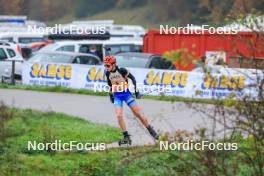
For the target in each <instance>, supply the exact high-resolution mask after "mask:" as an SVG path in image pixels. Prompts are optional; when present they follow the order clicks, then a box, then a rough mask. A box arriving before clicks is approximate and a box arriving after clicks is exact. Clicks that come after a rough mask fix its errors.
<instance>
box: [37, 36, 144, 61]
mask: <svg viewBox="0 0 264 176" xmlns="http://www.w3.org/2000/svg"><path fill="white" fill-rule="evenodd" d="M91 48H95V50H96V53H93V54H95V55H97V56H98V57H99V58H100V59H101V61H102V60H103V58H104V57H105V56H106V55H107V54H108V51H107V48H110V49H111V54H113V55H114V54H118V53H122V52H141V51H142V40H120V39H112V40H81V41H62V42H56V43H54V44H50V45H48V46H45V47H43V48H42V49H40V50H39V52H43V51H45V52H46V51H71V52H80V53H92V52H91Z"/></svg>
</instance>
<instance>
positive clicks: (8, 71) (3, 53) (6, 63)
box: [0, 41, 23, 83]
mask: <svg viewBox="0 0 264 176" xmlns="http://www.w3.org/2000/svg"><path fill="white" fill-rule="evenodd" d="M19 50H20V49H19V46H18V45H17V44H14V43H12V42H5V41H0V81H1V82H7V83H10V82H11V75H12V61H14V62H15V71H14V73H15V75H14V78H15V81H17V82H21V75H22V62H23V58H22V56H21V54H20V53H19Z"/></svg>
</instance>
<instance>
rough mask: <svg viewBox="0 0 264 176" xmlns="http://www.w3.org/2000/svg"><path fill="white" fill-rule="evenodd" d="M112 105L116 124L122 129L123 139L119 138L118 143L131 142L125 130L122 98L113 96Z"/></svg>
mask: <svg viewBox="0 0 264 176" xmlns="http://www.w3.org/2000/svg"><path fill="white" fill-rule="evenodd" d="M114 105H115V113H116V117H117V120H118V124H119V126H120V128H121V129H122V131H123V136H124V139H121V140H120V141H119V145H121V144H127V143H128V144H131V139H130V137H129V134H128V132H127V130H126V124H125V121H124V116H123V99H122V97H114Z"/></svg>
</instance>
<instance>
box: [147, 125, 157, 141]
mask: <svg viewBox="0 0 264 176" xmlns="http://www.w3.org/2000/svg"><path fill="white" fill-rule="evenodd" d="M147 129H148V131H149V134H150V135H151V136H152V137H153V138H154V139H155V140H159V135H158V134H157V132H156V131H155V130H154V129H153V127H152V126H150V125H149V126H148V127H147Z"/></svg>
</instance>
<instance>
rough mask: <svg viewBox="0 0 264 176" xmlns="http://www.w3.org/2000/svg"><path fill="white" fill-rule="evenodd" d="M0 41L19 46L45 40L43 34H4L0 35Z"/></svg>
mask: <svg viewBox="0 0 264 176" xmlns="http://www.w3.org/2000/svg"><path fill="white" fill-rule="evenodd" d="M0 40H2V41H7V42H15V43H19V44H29V43H33V42H44V41H45V40H46V39H45V38H44V35H43V34H39V33H28V32H6V33H1V34H0Z"/></svg>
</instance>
